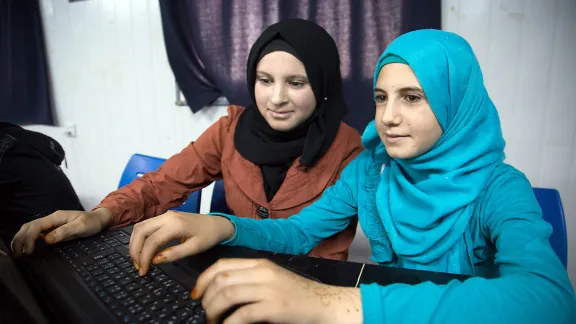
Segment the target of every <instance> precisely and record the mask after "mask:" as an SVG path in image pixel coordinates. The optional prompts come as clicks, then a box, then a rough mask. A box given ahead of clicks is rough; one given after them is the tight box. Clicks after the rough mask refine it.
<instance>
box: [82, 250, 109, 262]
mask: <svg viewBox="0 0 576 324" xmlns="http://www.w3.org/2000/svg"><path fill="white" fill-rule="evenodd" d="M112 253H114V250H112V249H104V250H101V251H96V252H94V253H88V254H89V255H90V256H91V257H92V259H94V260H100V259H102V258H103V257H105V256H108V255H110V254H112Z"/></svg>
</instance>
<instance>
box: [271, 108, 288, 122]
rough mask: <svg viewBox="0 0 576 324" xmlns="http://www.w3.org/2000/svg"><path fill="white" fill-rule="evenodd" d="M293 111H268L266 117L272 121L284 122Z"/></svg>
mask: <svg viewBox="0 0 576 324" xmlns="http://www.w3.org/2000/svg"><path fill="white" fill-rule="evenodd" d="M292 113H293V111H275V110H270V109H268V115H269V116H271V117H272V118H274V119H279V120H284V119H288V118H290V116H291V115H292Z"/></svg>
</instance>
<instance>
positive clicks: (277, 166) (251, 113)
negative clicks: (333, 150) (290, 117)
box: [234, 19, 347, 201]
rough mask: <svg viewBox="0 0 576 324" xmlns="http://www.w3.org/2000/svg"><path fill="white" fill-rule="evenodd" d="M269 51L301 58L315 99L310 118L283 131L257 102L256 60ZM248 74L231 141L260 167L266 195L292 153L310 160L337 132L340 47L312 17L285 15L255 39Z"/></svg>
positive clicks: (276, 184) (270, 194) (310, 163)
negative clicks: (248, 101) (286, 17)
mask: <svg viewBox="0 0 576 324" xmlns="http://www.w3.org/2000/svg"><path fill="white" fill-rule="evenodd" d="M273 52H285V53H288V54H291V55H292V56H294V57H295V58H297V59H298V60H299V61H301V62H302V64H303V65H304V67H305V69H306V75H307V78H308V80H309V82H310V86H311V88H312V91H313V93H314V98H315V100H316V107H315V109H314V111H313V113H312V114H311V115H310V116H309V117H308V119H306V120H305V121H304V122H303V123H301V124H299V125H296V127H295V128H293V129H290V130H287V131H285V130H277V129H274V128H273V127H272V126H271V125H270V124H269V123H268V122H267V119H266V118H265V117H264V116H263V113H262V111H263V110H266V107H258V106H257V105H256V98H255V87H256V86H255V85H256V82H257V66H258V63H259V62H260V61H261V60H262V58H264V57H265V56H266V55H268V54H270V53H273ZM246 74H247V81H248V91H249V93H250V98H251V99H252V105H251V106H248V107H247V109H246V110H245V111H244V113H243V114H242V115H241V116H240V119H239V121H238V125H237V128H236V133H235V135H234V144H235V146H236V149H237V150H238V151H239V152H240V154H241V155H242V156H243V157H244V158H245V159H247V160H249V161H251V162H252V163H254V164H256V165H259V166H260V168H261V169H262V177H263V179H264V190H265V192H266V198H267V199H268V201H270V200H272V198H273V197H274V195H275V194H276V192H277V191H278V189H279V188H280V186H281V185H282V182H283V181H284V178H285V177H286V171H287V170H288V168H289V167H290V165H291V164H292V162H294V160H295V159H296V158H298V157H299V156H300V159H299V163H300V165H302V166H304V167H312V166H314V164H315V163H316V162H317V161H318V160H319V159H320V158H322V156H324V154H325V153H326V151H328V148H330V145H332V141H333V140H334V138H335V137H336V133H337V131H338V128H339V127H340V122H341V121H342V118H343V117H344V115H345V114H346V112H347V107H346V103H345V102H344V98H343V95H342V76H341V74H340V57H339V55H338V48H337V47H336V43H335V42H334V40H333V39H332V37H331V36H330V34H328V32H326V30H324V29H323V28H322V27H320V26H318V25H316V24H315V23H313V22H310V21H307V20H302V19H289V20H283V21H280V22H278V23H276V24H274V25H271V26H270V27H268V28H267V29H266V30H265V31H264V32H263V33H262V35H260V37H259V38H258V40H256V42H255V43H254V45H253V46H252V49H251V50H250V55H249V58H248V69H247V71H246Z"/></svg>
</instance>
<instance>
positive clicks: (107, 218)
mask: <svg viewBox="0 0 576 324" xmlns="http://www.w3.org/2000/svg"><path fill="white" fill-rule="evenodd" d="M92 213H93V214H94V215H95V216H96V218H97V219H98V220H99V221H100V225H101V227H102V228H106V227H108V226H109V225H110V223H111V222H112V216H113V215H112V212H111V211H110V209H108V208H98V209H95V210H93V211H92Z"/></svg>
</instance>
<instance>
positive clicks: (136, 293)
mask: <svg viewBox="0 0 576 324" xmlns="http://www.w3.org/2000/svg"><path fill="white" fill-rule="evenodd" d="M130 294H131V295H132V296H134V298H140V297H142V296H144V295H146V292H145V291H144V290H142V289H138V290H134V291H133V292H131V293H130Z"/></svg>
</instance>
